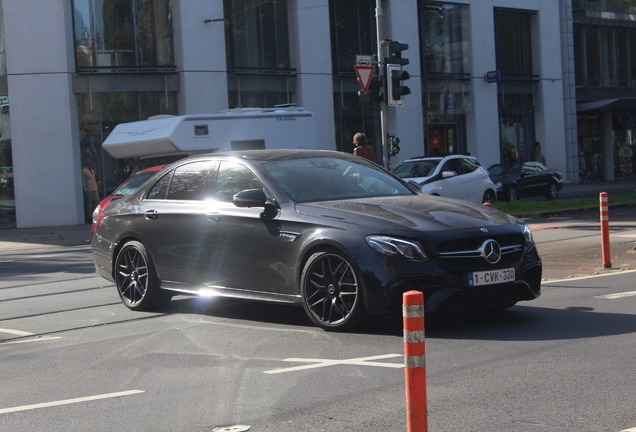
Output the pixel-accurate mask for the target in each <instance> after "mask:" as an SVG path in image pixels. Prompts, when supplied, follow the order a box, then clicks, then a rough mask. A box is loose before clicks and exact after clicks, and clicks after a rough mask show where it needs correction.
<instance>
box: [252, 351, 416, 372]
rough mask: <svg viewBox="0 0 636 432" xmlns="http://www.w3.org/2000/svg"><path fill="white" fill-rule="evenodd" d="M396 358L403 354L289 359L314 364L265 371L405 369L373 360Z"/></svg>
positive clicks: (399, 364)
mask: <svg viewBox="0 0 636 432" xmlns="http://www.w3.org/2000/svg"><path fill="white" fill-rule="evenodd" d="M395 357H403V355H402V354H383V355H378V356H372V357H360V358H353V359H345V360H329V359H303V358H288V359H284V360H283V361H286V362H298V363H312V364H308V365H304V366H294V367H290V368H284V369H274V370H269V371H265V372H264V373H266V374H277V373H283V372H295V371H299V370H305V369H315V368H319V367H327V366H336V365H345V364H347V365H357V366H379V367H388V368H403V367H404V365H403V364H401V363H380V362H374V361H371V360H381V359H387V358H395Z"/></svg>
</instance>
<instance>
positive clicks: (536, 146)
mask: <svg viewBox="0 0 636 432" xmlns="http://www.w3.org/2000/svg"><path fill="white" fill-rule="evenodd" d="M534 160H535V161H537V162H539V163H540V164H542V165H543V166H548V164H547V163H546V160H545V156H543V153H541V143H540V142H539V141H537V142H536V143H534Z"/></svg>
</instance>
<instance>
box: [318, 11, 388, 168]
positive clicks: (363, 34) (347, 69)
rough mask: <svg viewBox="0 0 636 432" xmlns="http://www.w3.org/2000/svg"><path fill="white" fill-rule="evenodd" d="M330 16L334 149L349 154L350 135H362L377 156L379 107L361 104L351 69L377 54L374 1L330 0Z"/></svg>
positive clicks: (351, 136) (351, 137)
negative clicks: (359, 60) (362, 58)
mask: <svg viewBox="0 0 636 432" xmlns="http://www.w3.org/2000/svg"><path fill="white" fill-rule="evenodd" d="M329 13H330V21H331V52H332V65H333V73H334V82H333V88H334V115H335V125H336V149H337V150H340V151H344V152H347V153H352V152H353V149H354V147H355V146H354V144H353V136H354V135H355V134H356V133H357V132H363V133H364V134H366V136H367V139H368V140H369V144H371V146H372V147H373V148H374V149H375V154H376V155H378V156H379V155H380V154H381V153H380V145H379V143H380V131H379V130H376V128H375V125H376V124H379V116H380V112H379V109H378V104H375V103H361V101H360V98H359V97H358V92H359V91H360V83H359V82H358V80H357V78H356V73H355V70H354V66H355V65H356V56H357V55H367V56H372V55H374V54H377V52H378V48H377V40H376V39H377V38H376V23H375V1H373V0H331V1H330V2H329ZM378 162H380V159H379V158H378Z"/></svg>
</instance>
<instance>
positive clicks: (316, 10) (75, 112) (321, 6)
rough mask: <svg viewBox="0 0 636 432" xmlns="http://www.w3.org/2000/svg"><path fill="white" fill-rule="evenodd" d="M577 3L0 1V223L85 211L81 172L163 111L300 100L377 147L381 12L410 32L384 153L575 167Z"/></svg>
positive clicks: (334, 126)
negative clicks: (117, 139) (393, 149)
mask: <svg viewBox="0 0 636 432" xmlns="http://www.w3.org/2000/svg"><path fill="white" fill-rule="evenodd" d="M569 1H571V0H561V1H560V2H559V1H557V0H554V1H545V0H464V1H455V2H446V1H444V2H440V1H425V0H381V1H377V2H376V0H0V24H1V26H0V27H1V28H0V133H1V134H2V135H0V170H1V171H0V176H1V177H0V180H2V189H1V190H0V228H12V227H37V226H56V225H74V224H82V223H85V222H86V218H87V216H88V215H89V213H90V205H92V204H90V201H89V204H90V205H89V206H88V208H85V199H84V197H85V195H86V194H85V185H86V183H87V182H86V181H84V180H85V179H86V178H88V177H90V175H93V174H94V175H95V181H96V183H97V188H98V195H99V197H100V198H103V197H104V196H106V195H107V194H109V193H110V192H111V191H112V190H113V189H114V188H115V187H116V186H117V184H118V183H119V182H120V181H122V180H124V179H125V178H126V176H127V175H128V174H130V172H131V171H132V170H133V169H134V166H135V164H136V162H137V161H136V160H115V159H113V158H111V157H110V156H109V155H108V154H107V153H105V152H104V151H102V148H101V143H102V142H103V141H104V139H105V138H106V137H107V136H108V134H109V132H110V131H111V130H112V128H113V127H114V126H115V125H117V124H118V123H121V122H128V121H136V120H142V119H146V118H148V117H150V116H153V115H158V114H195V113H209V112H215V111H220V110H223V109H227V108H235V107H257V106H260V107H271V106H275V105H280V104H296V105H298V106H302V107H305V108H306V109H307V110H309V111H311V112H313V113H314V116H315V118H316V122H317V131H318V132H317V133H318V137H317V138H318V143H319V147H320V148H322V149H331V150H339V151H346V152H351V151H352V150H353V144H352V138H353V135H354V134H355V133H356V132H365V133H366V134H367V136H368V137H369V138H370V139H371V143H372V145H373V146H374V147H375V149H376V154H378V155H380V154H381V149H380V147H379V143H380V142H381V138H382V137H381V131H380V110H379V105H378V104H373V103H361V101H360V99H359V97H358V91H359V90H360V84H359V83H358V82H357V79H356V74H355V72H354V66H355V64H356V55H372V54H375V53H376V52H377V45H376V43H377V40H376V34H377V25H378V24H379V25H380V26H381V34H382V35H384V37H385V38H388V39H392V40H399V41H402V42H404V43H407V44H408V45H409V49H408V50H406V51H405V52H404V57H407V58H408V59H409V60H410V63H409V64H408V65H406V66H404V70H406V71H408V72H409V74H410V76H411V78H410V79H409V80H408V81H406V82H405V84H406V85H408V86H409V87H410V89H411V94H410V95H408V96H405V98H404V104H403V105H402V106H399V107H389V108H387V132H388V133H389V134H390V135H395V136H397V137H399V138H400V148H401V151H400V153H399V154H397V155H396V156H394V157H392V158H391V161H390V162H391V163H392V164H395V163H397V162H399V161H401V160H404V159H407V158H409V157H414V156H421V155H432V154H446V153H453V152H470V153H471V154H472V155H474V156H476V157H477V158H478V159H479V160H480V161H481V163H482V164H483V165H485V166H490V165H491V164H494V163H499V162H501V161H506V160H519V161H523V160H531V159H532V158H533V145H534V143H535V142H537V141H538V142H540V143H541V144H542V146H543V153H544V155H545V157H546V158H547V163H548V165H549V166H551V167H553V168H556V169H559V170H561V171H562V172H564V173H565V174H566V177H568V179H569V180H570V181H576V180H577V179H578V178H577V175H578V165H577V163H578V162H577V161H578V155H577V140H578V138H577V126H576V123H577V120H578V121H579V127H580V123H581V119H580V118H578V117H577V112H576V110H577V108H576V97H577V96H578V95H579V87H578V81H577V82H575V79H574V76H575V70H574V69H575V67H574V66H573V65H574V63H575V62H574V60H573V59H571V58H570V59H568V58H567V56H565V57H564V56H563V55H562V52H564V51H565V52H570V53H572V52H575V49H574V47H573V45H572V44H568V42H567V41H568V35H569V40H571V39H572V33H573V30H572V29H573V25H572V18H571V17H572V11H571V9H570V10H569V11H570V15H569V17H570V18H569V21H568V15H567V14H564V10H566V11H567V10H568V7H570V8H571V5H568V2H569ZM376 3H377V4H376ZM378 4H379V5H380V6H381V8H380V9H377V5H378ZM378 12H379V16H378V17H376V15H377V14H378ZM568 26H569V27H568ZM559 40H561V41H562V43H561V44H558V43H554V41H559ZM568 50H569V51H568ZM563 59H565V60H563ZM495 71H497V72H498V73H494V72H495ZM576 71H577V73H578V69H577V70H576ZM489 72H493V73H491V74H489ZM570 72H571V74H570V75H571V77H572V78H571V79H566V78H567V77H568V76H570V75H568V73H570ZM564 73H565V74H564ZM487 76H491V77H495V79H487ZM497 77H498V78H497ZM564 77H565V78H564ZM576 79H577V80H578V75H577V78H576ZM575 86H576V91H575ZM579 114H580V112H579ZM630 137H631V134H630ZM298 139H302V137H298ZM630 139H631V138H630ZM606 171H607V169H606Z"/></svg>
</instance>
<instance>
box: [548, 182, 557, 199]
mask: <svg viewBox="0 0 636 432" xmlns="http://www.w3.org/2000/svg"><path fill="white" fill-rule="evenodd" d="M545 197H546V199H549V200H553V199H557V198H558V197H559V187H558V186H557V184H556V183H555V182H553V181H551V182H550V183H549V184H548V193H547V194H546V195H545Z"/></svg>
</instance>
